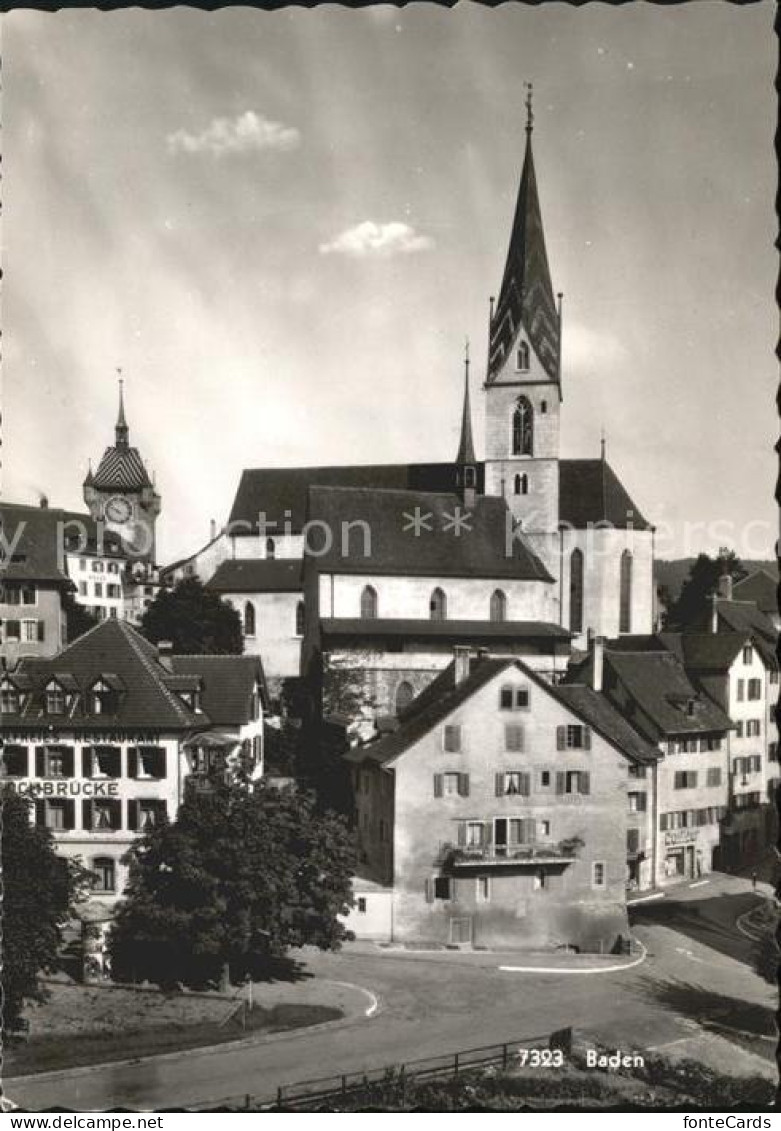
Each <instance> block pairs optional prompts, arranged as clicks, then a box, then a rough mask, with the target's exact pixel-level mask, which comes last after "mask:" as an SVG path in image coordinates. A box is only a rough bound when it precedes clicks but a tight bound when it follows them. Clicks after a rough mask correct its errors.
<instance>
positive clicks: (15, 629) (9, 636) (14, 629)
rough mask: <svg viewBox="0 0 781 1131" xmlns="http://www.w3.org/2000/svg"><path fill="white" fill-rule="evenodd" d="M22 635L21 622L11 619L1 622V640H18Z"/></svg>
mask: <svg viewBox="0 0 781 1131" xmlns="http://www.w3.org/2000/svg"><path fill="white" fill-rule="evenodd" d="M21 635H22V622H21V621H20V620H16V619H13V618H9V619H8V620H6V621H3V638H4V639H5V640H19V639H21Z"/></svg>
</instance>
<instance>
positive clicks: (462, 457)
mask: <svg viewBox="0 0 781 1131" xmlns="http://www.w3.org/2000/svg"><path fill="white" fill-rule="evenodd" d="M474 462H475V445H474V440H473V439H472V409H471V407H470V404H469V342H468V341H467V343H466V352H465V354H464V411H463V414H462V416H461V441H460V443H459V445H458V455H457V456H456V463H457V464H459V465H461V466H464V465H465V464H473V463H474Z"/></svg>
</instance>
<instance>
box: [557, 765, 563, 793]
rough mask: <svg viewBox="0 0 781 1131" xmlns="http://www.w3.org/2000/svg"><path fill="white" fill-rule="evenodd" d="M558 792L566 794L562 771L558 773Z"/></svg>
mask: <svg viewBox="0 0 781 1131" xmlns="http://www.w3.org/2000/svg"><path fill="white" fill-rule="evenodd" d="M556 792H557V793H563V792H564V773H563V771H561V770H558V771H557V773H556Z"/></svg>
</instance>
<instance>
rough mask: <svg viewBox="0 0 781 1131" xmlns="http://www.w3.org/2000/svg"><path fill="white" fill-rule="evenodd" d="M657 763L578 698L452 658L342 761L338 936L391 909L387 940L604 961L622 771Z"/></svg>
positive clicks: (596, 701) (492, 660) (486, 659)
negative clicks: (349, 839) (345, 889)
mask: <svg viewBox="0 0 781 1131" xmlns="http://www.w3.org/2000/svg"><path fill="white" fill-rule="evenodd" d="M658 757H659V754H658V751H657V750H655V749H654V746H653V745H652V744H651V743H649V742H648V741H646V740H644V739H643V738H642V737H640V736H639V735H638V734H637V732H636V731H635V730H633V728H632V727H630V726H628V725H627V724H626V722H625V721H624V719H623V718H622V717H621V715H620V714H619V713H618V712H617V711H616V710H615V709H614V708H613V707H612V706H611V704H610V703H609V702H608V701H607V700H606V698H605V697H604V696H601V695H599V694H598V693H596V692H594V691H593V690H592V689H591V688H588V687H586V686H563V685H562V686H557V685H554V684H551V683H549V682H548V681H547V680H545V679H543V678H542V677H541V676H540V675H539V674H538V673H537V672H535V671H534V670H533V669H532V668H531V667H530V666H528V665H527V664H525V663H524V662H523V661H521V660H518V659H512V658H507V657H492V656H484V655H483V656H475V655H474V654H471V655H470V651H469V649H466V648H464V649H457V650H456V658H455V661H454V662H453V663H451V664H450V666H449V667H447V668H446V669H445V670H444V671H443V672H441V673H440V675H439V676H438V677H437V678H436V679H435V680H434V681H433V682H432V683H431V684H430V685H429V686H428V687H427V689H426V690H425V691H424V692H423V693H422V694H421V695H419V696H418V697H417V698H416V699H414V700H413V701H412V702H411V703H410V705H409V706H408V708H407V709H406V710H405V711H404V712H402V715H401V717H400V719H399V722H398V728H397V729H396V730H395V731H393V732H392V733H389V734H386V735H385V736H383V737H382V738H379V739H377V740H375V741H373V742H369V743H366V744H365V745H362V746H359V747H356V748H354V749H353V750H351V751H349V752H348V753H347V754H346V755H345V758H346V760H347V762H348V764H349V765H350V766H351V767H352V773H353V783H354V790H355V801H356V818H357V824H358V834H359V838H360V848H361V854H362V865H361V875H360V877H359V879H358V880H357V881H356V890H357V891H359V893H360V899H361V902H362V905H363V906H362V907H361V904H359V905H358V907H357V909H356V911H354V912H353V914H352V916H351V918H350V926H351V927H352V928H353V929H354V930H356V931H357V932H358V933H359V934H362V933H363V929H362V920H363V917H364V916H365V917H366V919H365V921H366V922H367V923H370V922H372V921H374V923H375V924H376V922H377V911H376V908H375V904H378V905H380V906H383V905H387V904H389V905H390V910H389V913H388V915H387V923H388V933H389V935H390V937H391V938H392V939H393V940H402V941H427V942H433V943H440V944H442V943H445V944H448V943H449V944H455V943H461V944H465V943H472V944H475V945H483V946H489V947H491V946H497V947H512V948H515V947H517V948H556V947H577V948H579V949H581V950H591V951H605V952H606V951H610V950H611V949H612V948H613V947H614V946H616V944H617V943H618V940H619V938H620V936H622V935H626V934H627V920H626V910H625V885H626V839H627V804H628V802H627V796H628V791H629V789H630V788H631V785H632V783H633V781H634V779H633V778H631V777H630V774H629V769H630V767H632V768H634V767H643V768H648V769H652V768H653V766H654V764H655V762H656V760H657V759H658ZM368 933H376V930H375V931H372V930H370V931H369V932H368Z"/></svg>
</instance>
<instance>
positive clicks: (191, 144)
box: [168, 110, 301, 157]
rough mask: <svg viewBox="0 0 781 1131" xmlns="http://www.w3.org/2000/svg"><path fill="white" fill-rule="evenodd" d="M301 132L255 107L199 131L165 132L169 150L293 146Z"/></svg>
mask: <svg viewBox="0 0 781 1131" xmlns="http://www.w3.org/2000/svg"><path fill="white" fill-rule="evenodd" d="M300 141H301V134H300V133H299V132H298V130H297V129H296V128H295V127H294V126H285V125H283V124H282V123H281V122H272V121H270V120H269V119H268V118H264V117H263V115H262V114H256V113H255V111H254V110H245V111H244V113H243V114H239V115H238V117H236V118H234V119H230V118H215V119H214V120H213V121H212V122H210V123H209V125H208V126H207V127H206V129H204V130H201V132H200V133H196V134H193V133H189V132H188V131H187V130H176V132H175V133H172V134H169V135H168V148H169V150H170V151H171V153H211V154H212V155H213V156H214V157H222V156H223V154H225V153H249V152H251V151H252V150H255V151H259V150H264V149H279V150H290V149H296V148H297V146H298V145H299V143H300Z"/></svg>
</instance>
